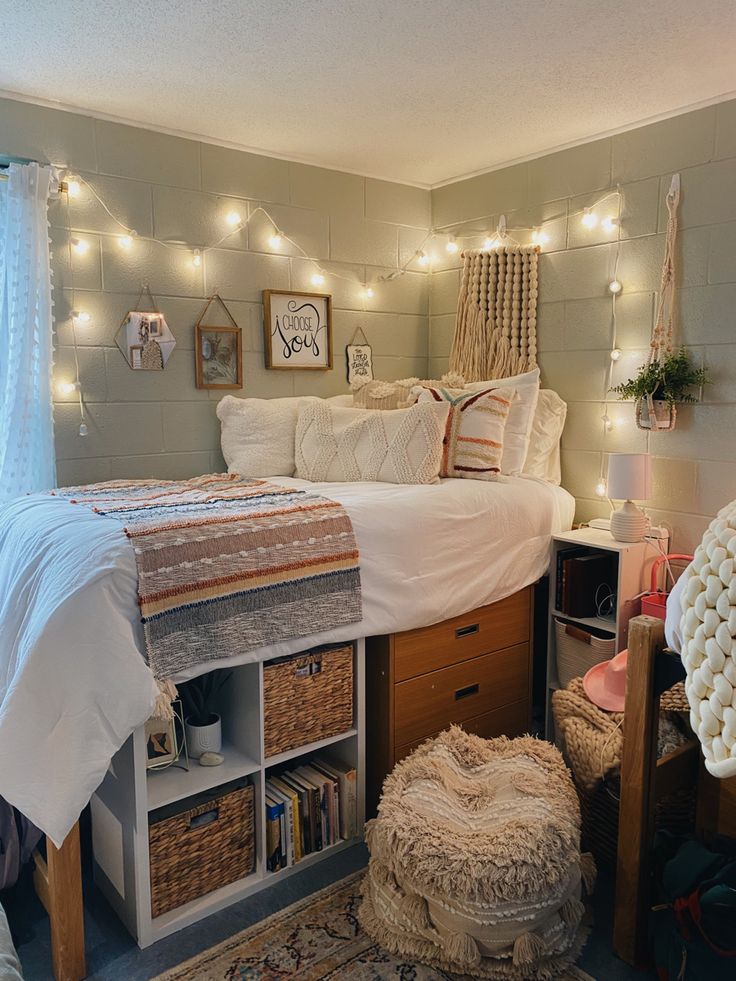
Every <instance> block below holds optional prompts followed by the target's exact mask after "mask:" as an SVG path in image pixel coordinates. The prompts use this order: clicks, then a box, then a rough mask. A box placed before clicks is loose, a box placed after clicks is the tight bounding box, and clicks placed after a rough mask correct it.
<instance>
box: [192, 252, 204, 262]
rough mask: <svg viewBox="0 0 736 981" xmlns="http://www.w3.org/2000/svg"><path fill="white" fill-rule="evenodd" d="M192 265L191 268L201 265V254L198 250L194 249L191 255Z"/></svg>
mask: <svg viewBox="0 0 736 981" xmlns="http://www.w3.org/2000/svg"><path fill="white" fill-rule="evenodd" d="M192 265H193V266H201V265H202V253H201V252H200V251H199V249H195V250H194V252H193V253H192Z"/></svg>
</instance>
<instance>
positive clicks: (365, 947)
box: [155, 872, 593, 981]
mask: <svg viewBox="0 0 736 981" xmlns="http://www.w3.org/2000/svg"><path fill="white" fill-rule="evenodd" d="M363 875H364V872H356V873H355V874H354V875H350V876H348V877H347V878H346V879H342V880H341V881H340V882H336V883H335V884H334V885H332V886H328V887H327V888H326V889H322V890H321V891H320V892H317V893H313V894H312V895H311V896H307V898H306V899H302V900H300V902H298V903H294V904H293V905H292V906H287V907H286V909H282V910H280V911H279V912H278V913H274V914H273V916H269V917H268V918H267V919H265V920H261V921H260V923H254V924H253V926H250V927H248V929H247V930H243V931H242V932H241V933H238V934H236V935H235V936H234V937H231V938H230V939H229V940H225V941H223V943H221V944H218V945H217V946H215V947H211V948H210V949H209V950H206V951H205V952H204V953H202V954H198V955H197V956H196V957H193V958H192V959H191V960H189V961H186V962H185V963H184V964H180V965H179V966H178V967H175V968H173V970H171V971H166V972H165V973H164V974H160V975H159V976H158V977H157V978H156V979H155V981H281V979H282V978H298V979H299V981H323V979H328V978H329V979H330V981H348V979H350V981H384V979H396V981H470V979H469V977H468V976H467V975H457V974H447V973H446V972H444V971H438V970H437V969H436V968H432V967H425V966H423V965H421V964H411V963H407V962H406V961H401V960H400V959H399V958H397V957H394V956H393V955H392V954H389V953H387V952H386V951H385V950H382V949H381V948H380V947H378V946H377V945H376V944H374V943H373V941H372V940H371V939H370V938H369V937H368V936H366V934H365V933H363V931H362V930H361V929H360V927H359V926H358V918H357V915H356V914H357V910H358V906H359V904H360V882H361V879H362V878H363ZM559 981H593V978H591V977H590V975H588V974H585V973H584V972H583V971H580V970H578V969H577V968H573V970H572V971H571V972H570V973H568V974H566V975H565V976H564V978H560V979H559Z"/></svg>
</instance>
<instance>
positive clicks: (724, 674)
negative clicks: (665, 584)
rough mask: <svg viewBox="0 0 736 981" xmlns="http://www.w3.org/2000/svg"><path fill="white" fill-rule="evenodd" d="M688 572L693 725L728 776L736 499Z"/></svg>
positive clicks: (684, 624)
mask: <svg viewBox="0 0 736 981" xmlns="http://www.w3.org/2000/svg"><path fill="white" fill-rule="evenodd" d="M682 575H683V578H684V579H685V580H686V581H685V586H684V589H683V591H682V598H681V606H682V620H681V630H682V662H683V664H684V665H685V670H686V671H687V678H686V680H685V692H686V693H687V700H688V702H689V704H690V725H691V726H692V728H693V731H694V732H695V733H696V735H697V737H698V739H699V740H700V743H701V745H702V747H703V755H704V756H705V765H706V768H707V769H708V771H709V772H710V773H712V774H713V776H715V777H720V778H722V779H725V778H727V777H733V776H736V501H731V503H730V504H727V505H726V507H724V508H721V510H720V511H719V512H718V516H717V517H716V518H715V519H714V520H713V521H711V523H710V526H709V528H708V530H707V531H706V533H705V534H704V535H703V540H702V542H701V543H700V545H698V547H697V549H696V551H695V555H694V557H693V561H692V562H691V563H690V565H689V566H688V567H687V569H686V570H685V571H684V572H683V574H682Z"/></svg>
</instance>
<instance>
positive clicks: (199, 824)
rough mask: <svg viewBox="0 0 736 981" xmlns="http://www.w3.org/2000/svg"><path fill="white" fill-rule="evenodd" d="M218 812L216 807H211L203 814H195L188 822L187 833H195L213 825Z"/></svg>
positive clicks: (218, 814)
mask: <svg viewBox="0 0 736 981" xmlns="http://www.w3.org/2000/svg"><path fill="white" fill-rule="evenodd" d="M219 816H220V812H219V810H218V809H217V808H216V807H213V808H212V810H211V811H205V812H204V814H197V815H195V817H193V818H192V819H191V821H190V822H189V827H188V829H187V830H188V831H197V830H198V829H199V828H206V827H207V825H208V824H214V823H215V821H216V820H217V819H218V818H219Z"/></svg>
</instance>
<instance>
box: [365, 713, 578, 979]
mask: <svg viewBox="0 0 736 981" xmlns="http://www.w3.org/2000/svg"><path fill="white" fill-rule="evenodd" d="M366 840H367V843H368V847H369V849H370V853H371V858H370V863H369V868H368V875H367V876H366V879H365V880H364V885H363V903H362V906H361V908H360V911H359V919H360V922H361V924H362V926H363V928H364V929H365V930H366V932H367V933H368V934H369V935H370V936H371V937H373V939H374V940H376V941H377V942H378V943H380V944H381V945H382V946H383V947H386V948H387V949H388V950H390V951H391V952H392V953H394V954H396V955H398V956H400V957H405V958H407V959H412V960H418V961H424V962H427V963H430V964H433V965H436V966H437V967H440V968H442V969H443V970H447V971H453V972H458V973H462V974H464V973H466V972H467V974H469V975H471V976H472V977H483V978H509V979H513V981H528V979H545V981H546V979H552V978H557V979H560V978H563V977H568V976H570V974H569V973H568V971H569V969H570V966H571V965H572V964H573V963H574V961H575V959H576V958H577V956H578V953H579V952H580V949H581V947H582V944H583V942H584V939H585V934H586V931H585V929H584V928H583V927H582V926H581V917H582V914H583V911H584V907H583V904H582V902H581V900H580V895H581V883H582V884H583V885H585V887H586V888H587V889H589V888H590V887H592V882H593V879H594V876H595V866H594V864H593V862H592V858H591V856H589V855H585V856H581V854H580V809H579V804H578V798H577V794H576V792H575V788H574V787H573V784H572V780H571V779H570V775H569V773H568V771H567V768H566V767H565V764H564V762H563V760H562V757H561V756H560V753H559V752H558V751H557V750H556V749H555V748H554V747H553V746H551V745H550V744H549V743H546V742H543V741H541V740H538V739H532V738H531V737H528V736H527V737H523V738H521V739H507V738H506V737H504V736H502V737H500V738H498V739H489V740H486V739H480V738H479V737H478V736H473V735H470V734H469V733H466V732H463V730H462V729H459V728H457V727H455V726H453V727H452V728H451V729H449V730H448V731H446V732H443V733H441V734H440V735H439V736H438V737H437V738H436V739H432V740H429V741H428V742H426V743H424V744H423V745H422V746H420V747H419V749H417V750H415V751H414V753H412V755H411V756H409V757H407V758H406V759H404V760H402V761H401V762H400V763H398V764H397V766H396V767H395V768H394V771H393V773H392V774H391V775H390V776H389V777H388V778H387V779H386V782H385V784H384V788H383V797H382V799H381V803H380V805H379V808H378V817H377V818H376V819H375V820H374V821H370V822H369V823H368V825H367V826H366Z"/></svg>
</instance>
